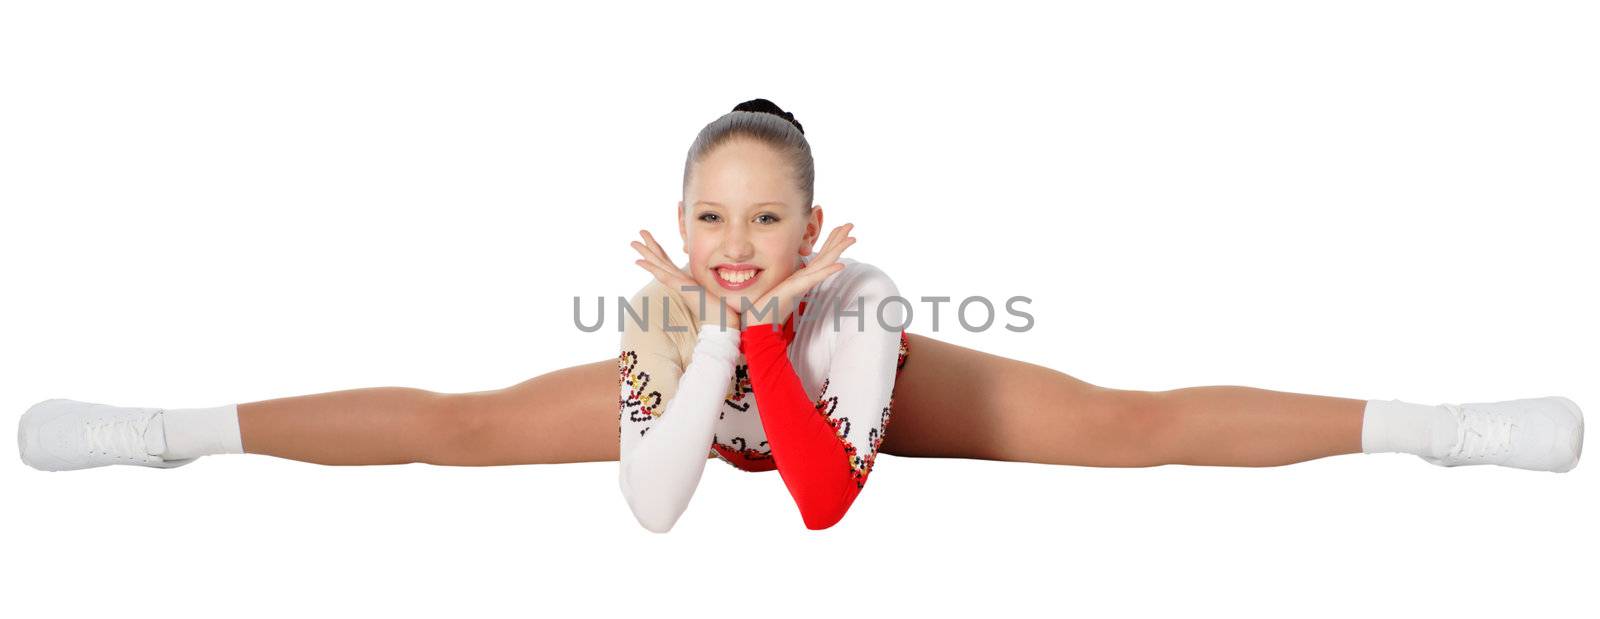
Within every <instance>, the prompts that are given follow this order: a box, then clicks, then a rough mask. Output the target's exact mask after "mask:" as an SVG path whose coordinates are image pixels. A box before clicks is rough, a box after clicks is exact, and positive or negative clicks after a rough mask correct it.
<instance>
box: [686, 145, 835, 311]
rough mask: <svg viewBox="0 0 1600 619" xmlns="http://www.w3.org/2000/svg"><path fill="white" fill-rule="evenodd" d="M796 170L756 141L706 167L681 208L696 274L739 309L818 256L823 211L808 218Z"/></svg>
mask: <svg viewBox="0 0 1600 619" xmlns="http://www.w3.org/2000/svg"><path fill="white" fill-rule="evenodd" d="M803 199H804V196H802V195H801V193H800V190H799V188H798V187H796V186H795V180H794V175H793V174H792V173H791V172H790V171H789V164H788V162H787V161H785V160H784V159H783V156H782V155H780V154H779V153H778V152H777V151H775V150H773V149H772V148H771V147H769V146H767V145H765V144H762V143H760V142H758V141H754V140H746V139H734V140H731V141H729V142H726V143H723V144H722V145H721V146H719V147H717V148H716V149H715V150H713V151H711V152H710V153H709V154H707V155H706V156H705V158H704V159H701V160H700V162H699V164H697V165H696V166H695V167H694V169H693V170H692V171H691V174H690V177H689V184H688V186H687V187H686V188H685V191H684V199H683V201H682V202H679V203H678V233H679V235H681V236H682V237H683V251H684V253H686V254H688V255H689V274H690V275H691V276H692V277H694V280H695V282H697V283H699V284H700V285H701V286H702V287H704V288H705V289H707V290H711V291H715V292H716V293H717V294H718V295H720V296H722V297H723V298H725V299H727V300H728V301H730V302H732V303H733V304H734V305H735V306H740V304H741V303H742V302H741V301H740V298H741V297H743V298H746V299H748V300H749V301H750V303H752V304H754V303H755V302H756V300H757V299H759V298H761V295H763V294H765V293H766V292H767V291H768V290H770V289H772V287H773V286H776V285H777V284H778V283H779V282H782V281H783V280H784V279H786V278H788V277H789V275H790V274H792V273H794V272H795V270H796V269H799V268H800V266H801V263H800V257H801V256H807V255H810V254H811V251H812V248H813V246H815V245H816V242H817V235H818V233H819V232H820V231H821V230H822V208H821V207H815V208H812V209H811V212H810V213H809V214H807V213H806V208H805V207H806V206H807V205H806V204H802V203H801V201H802V200H803Z"/></svg>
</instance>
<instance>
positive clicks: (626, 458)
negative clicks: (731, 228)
mask: <svg viewBox="0 0 1600 619" xmlns="http://www.w3.org/2000/svg"><path fill="white" fill-rule="evenodd" d="M656 301H657V302H659V301H660V297H659V296H657V297H656ZM636 307H638V305H636ZM623 322H624V327H623V335H622V354H621V356H620V358H619V362H620V364H621V373H620V383H621V384H620V393H621V399H620V405H621V412H620V414H619V416H620V419H619V423H620V429H619V435H620V436H619V439H620V441H621V444H620V446H619V452H618V453H619V461H620V469H621V470H620V472H619V475H618V483H619V484H620V485H621V487H622V495H623V497H624V498H626V499H627V501H628V507H629V508H630V509H632V510H633V515H634V517H635V518H637V519H638V520H639V524H641V525H643V526H644V527H645V528H646V529H649V530H651V531H654V532H657V533H665V532H667V531H669V530H671V529H672V525H673V524H675V523H676V522H677V521H678V517H679V516H681V515H683V512H684V510H685V509H686V508H688V506H689V499H690V498H691V497H693V496H694V491H695V487H696V486H698V485H699V484H700V476H701V474H702V473H704V471H705V467H706V458H707V454H708V452H709V450H710V446H711V441H712V436H713V432H714V428H713V426H714V424H715V422H716V419H717V413H718V410H719V409H720V407H721V405H722V400H723V398H724V396H725V395H726V393H727V390H728V381H729V380H730V379H731V378H732V376H733V368H734V363H735V362H736V361H737V360H738V356H739V332H738V331H737V330H735V329H731V328H722V327H720V326H719V325H717V324H715V323H711V324H702V325H700V332H699V334H698V336H697V339H696V343H695V347H694V354H693V356H692V358H691V360H690V362H689V364H688V366H687V367H683V368H680V367H679V365H680V362H679V360H678V359H679V356H678V352H677V349H676V347H675V346H674V345H673V344H672V342H671V340H670V338H668V337H667V334H666V333H664V332H663V330H662V326H661V324H660V322H659V321H650V322H649V323H648V324H647V325H646V327H644V328H643V329H641V328H640V327H639V326H638V325H637V324H635V323H634V322H633V321H632V320H624V321H623ZM674 391H675V395H674Z"/></svg>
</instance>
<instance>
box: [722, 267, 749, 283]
mask: <svg viewBox="0 0 1600 619" xmlns="http://www.w3.org/2000/svg"><path fill="white" fill-rule="evenodd" d="M755 274H756V272H755V270H754V269H751V270H748V271H729V270H727V269H717V275H718V276H719V277H721V278H722V279H725V280H728V283H732V284H742V283H744V282H745V281H747V280H749V279H750V278H752V277H755Z"/></svg>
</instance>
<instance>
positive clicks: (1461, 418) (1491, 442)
mask: <svg viewBox="0 0 1600 619" xmlns="http://www.w3.org/2000/svg"><path fill="white" fill-rule="evenodd" d="M1444 407H1445V408H1446V409H1449V411H1450V412H1451V413H1452V414H1454V415H1455V417H1456V444H1455V447H1454V448H1453V449H1451V450H1450V456H1451V457H1453V458H1460V459H1464V460H1480V459H1484V458H1491V457H1494V456H1499V455H1503V454H1506V453H1510V451H1511V435H1512V430H1513V429H1515V428H1517V427H1519V426H1518V425H1517V423H1516V421H1515V420H1513V419H1512V418H1511V417H1509V416H1506V415H1503V414H1501V413H1498V412H1495V411H1489V410H1481V409H1475V408H1462V407H1461V406H1458V405H1455V404H1445V405H1444Z"/></svg>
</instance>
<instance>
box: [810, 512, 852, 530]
mask: <svg viewBox="0 0 1600 619" xmlns="http://www.w3.org/2000/svg"><path fill="white" fill-rule="evenodd" d="M844 513H845V510H810V511H803V512H800V518H801V519H802V520H805V522H806V528H807V529H811V530H812V531H821V530H823V529H826V528H829V527H832V526H833V525H836V524H839V521H840V520H843V519H844Z"/></svg>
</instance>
